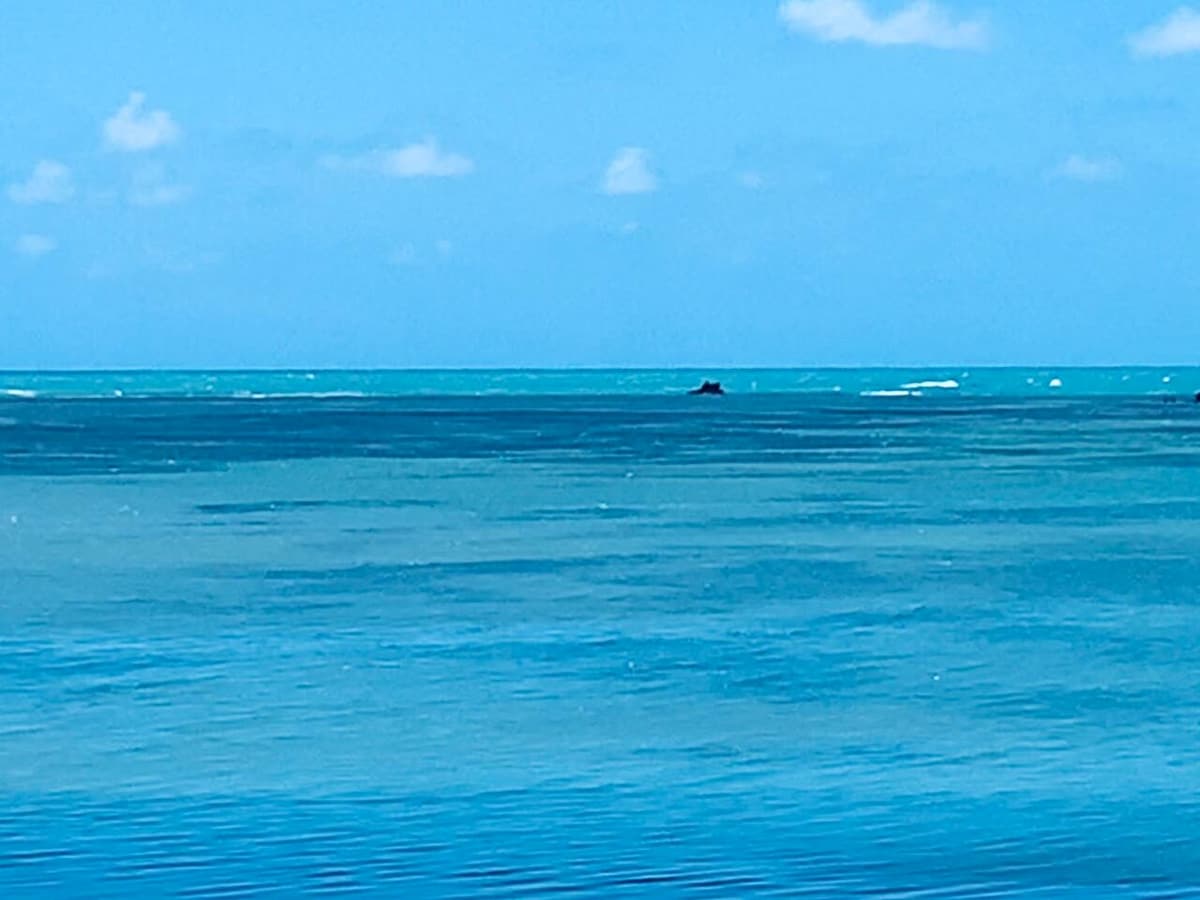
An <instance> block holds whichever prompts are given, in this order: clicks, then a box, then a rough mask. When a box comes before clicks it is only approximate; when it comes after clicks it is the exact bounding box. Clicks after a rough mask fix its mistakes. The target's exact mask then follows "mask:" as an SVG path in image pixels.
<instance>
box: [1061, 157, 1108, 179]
mask: <svg viewBox="0 0 1200 900" xmlns="http://www.w3.org/2000/svg"><path fill="white" fill-rule="evenodd" d="M1054 174H1055V175H1057V176H1058V177H1059V178H1069V179H1071V180H1072V181H1112V180H1113V179H1115V178H1118V177H1120V175H1121V163H1120V162H1119V161H1118V160H1116V159H1113V158H1112V157H1111V156H1103V157H1088V156H1080V155H1079V154H1072V155H1071V156H1068V157H1067V158H1066V159H1065V160H1063V162H1062V165H1060V166H1059V167H1058V168H1057V169H1055V170H1054Z"/></svg>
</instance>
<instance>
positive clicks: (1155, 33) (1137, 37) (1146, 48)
mask: <svg viewBox="0 0 1200 900" xmlns="http://www.w3.org/2000/svg"><path fill="white" fill-rule="evenodd" d="M1129 47H1130V49H1131V50H1132V51H1133V53H1134V55H1135V56H1178V55H1179V54H1181V53H1195V52H1196V51H1197V50H1200V13H1198V12H1196V11H1195V10H1194V9H1192V8H1191V7H1188V6H1181V7H1180V8H1179V9H1177V10H1175V12H1173V13H1171V15H1169V16H1168V17H1167V18H1166V19H1164V20H1163V21H1161V22H1159V23H1158V24H1156V25H1151V26H1150V27H1149V28H1145V29H1143V30H1142V31H1139V32H1138V33H1137V34H1134V35H1132V36H1130V38H1129Z"/></svg>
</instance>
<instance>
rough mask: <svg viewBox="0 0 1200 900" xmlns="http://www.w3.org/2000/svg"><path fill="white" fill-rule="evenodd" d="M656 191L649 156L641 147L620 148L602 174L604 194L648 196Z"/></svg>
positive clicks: (656, 187) (656, 181)
mask: <svg viewBox="0 0 1200 900" xmlns="http://www.w3.org/2000/svg"><path fill="white" fill-rule="evenodd" d="M655 190H658V178H657V176H655V174H654V172H653V171H651V169H650V154H649V153H647V152H646V151H645V150H644V149H642V148H641V147H622V148H621V149H620V150H618V151H617V155H616V156H614V157H613V159H612V162H610V163H609V164H608V168H607V169H606V170H605V172H604V193H606V194H611V195H618V194H648V193H650V192H651V191H655Z"/></svg>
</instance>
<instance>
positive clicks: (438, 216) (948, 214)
mask: <svg viewBox="0 0 1200 900" xmlns="http://www.w3.org/2000/svg"><path fill="white" fill-rule="evenodd" d="M0 34H2V35H4V40H3V47H2V49H0V369H16V368H42V369H56V368H143V367H145V368H153V367H174V368H213V367H232V368H238V367H242V368H259V367H396V368H400V367H424V366H434V367H460V366H496V367H525V366H530V367H542V366H547V367H550V366H553V367H557V366H649V367H656V366H676V365H700V366H710V365H711V366H731V365H743V366H803V367H807V366H827V365H846V366H853V365H938V364H955V365H957V364H971V365H988V364H999V365H1005V364H1012V365H1034V364H1050V363H1053V364H1056V365H1106V364H1149V363H1161V364H1172V365H1179V364H1186V363H1194V362H1197V361H1198V357H1200V302H1198V301H1200V252H1198V251H1197V248H1198V247H1200V5H1197V6H1195V7H1192V8H1189V7H1187V6H1180V5H1179V4H1178V3H1177V2H1170V0H1168V2H1165V3H1159V2H1157V0H1140V2H1138V3H1130V2H1127V0H1055V2H1052V3H1048V2H1046V0H937V2H907V0H788V2H783V3H780V2H770V0H765V2H759V0H713V2H705V3H698V2H694V0H690V2H684V0H678V2H677V0H656V2H652V3H650V2H645V0H605V2H601V0H581V2H572V3H564V2H561V0H506V2H503V3H497V2H492V0H470V2H468V0H437V2H433V0H427V2H401V0H396V2H382V0H379V2H361V0H329V2H324V0H321V2H318V0H307V2H306V0H290V2H280V0H258V2H255V3H243V2H233V0H207V2H204V3H196V2H181V0H153V2H150V0H121V2H119V3H99V2H97V3H86V4H85V3H76V2H64V0H5V2H4V3H3V4H0Z"/></svg>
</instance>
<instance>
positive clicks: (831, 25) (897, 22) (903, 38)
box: [779, 0, 988, 50]
mask: <svg viewBox="0 0 1200 900" xmlns="http://www.w3.org/2000/svg"><path fill="white" fill-rule="evenodd" d="M779 17H780V18H781V19H783V21H784V23H785V24H786V25H787V27H788V28H790V29H791V30H792V31H796V32H801V33H803V34H808V35H811V36H813V37H815V38H817V39H818V40H821V41H829V42H844V41H859V42H861V43H864V44H873V45H875V46H881V47H884V46H899V45H903V44H912V45H919V46H925V47H935V48H937V49H939V50H980V49H983V48H984V47H985V46H987V41H988V32H987V26H986V25H985V24H984V23H983V22H982V21H980V20H978V19H962V20H959V21H955V20H954V19H953V18H951V16H950V15H949V13H947V12H945V11H943V10H942V9H941V8H940V7H938V6H936V5H935V4H934V3H932V2H930V0H915V2H913V3H909V4H908V5H907V6H903V7H901V8H900V9H898V10H896V12H894V13H892V14H891V15H873V14H872V13H871V11H870V10H869V9H868V8H867V7H866V6H865V5H864V3H863V2H862V0H787V2H785V3H782V4H781V5H780V7H779Z"/></svg>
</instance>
